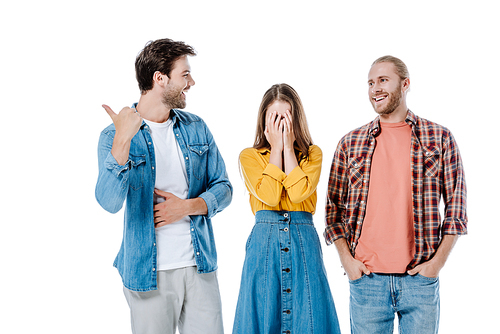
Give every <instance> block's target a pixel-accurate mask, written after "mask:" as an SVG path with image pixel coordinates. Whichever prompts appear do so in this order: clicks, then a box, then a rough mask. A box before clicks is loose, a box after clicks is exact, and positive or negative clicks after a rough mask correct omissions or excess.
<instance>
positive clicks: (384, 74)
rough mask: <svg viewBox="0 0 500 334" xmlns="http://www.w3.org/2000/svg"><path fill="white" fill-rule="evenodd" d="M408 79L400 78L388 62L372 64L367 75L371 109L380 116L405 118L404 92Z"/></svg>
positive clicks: (392, 65) (407, 85)
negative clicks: (402, 116) (393, 115)
mask: <svg viewBox="0 0 500 334" xmlns="http://www.w3.org/2000/svg"><path fill="white" fill-rule="evenodd" d="M408 87H409V79H408V78H405V79H404V80H401V78H400V77H399V76H398V74H397V73H396V67H395V66H394V64H393V63H390V62H381V63H377V64H374V65H373V66H372V68H371V69H370V72H369V73H368V97H369V99H370V103H371V104H372V106H373V109H374V110H375V111H376V112H377V113H378V114H379V115H381V116H388V115H391V114H393V113H395V114H401V115H402V114H403V113H404V115H405V116H406V112H407V108H406V91H407V90H408Z"/></svg>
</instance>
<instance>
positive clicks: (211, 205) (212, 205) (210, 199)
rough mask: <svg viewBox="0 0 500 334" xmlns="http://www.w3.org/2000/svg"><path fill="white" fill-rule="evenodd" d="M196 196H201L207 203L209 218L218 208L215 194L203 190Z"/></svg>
mask: <svg viewBox="0 0 500 334" xmlns="http://www.w3.org/2000/svg"><path fill="white" fill-rule="evenodd" d="M198 197H200V198H202V199H203V200H204V201H205V203H206V204H207V218H209V219H210V218H212V217H213V216H215V214H216V213H217V210H218V208H219V203H218V202H217V198H216V197H215V195H214V194H212V193H211V192H209V191H205V192H204V193H202V194H200V196H198Z"/></svg>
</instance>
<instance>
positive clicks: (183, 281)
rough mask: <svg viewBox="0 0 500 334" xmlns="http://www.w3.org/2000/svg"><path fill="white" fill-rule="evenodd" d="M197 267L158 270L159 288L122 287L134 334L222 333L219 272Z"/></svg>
mask: <svg viewBox="0 0 500 334" xmlns="http://www.w3.org/2000/svg"><path fill="white" fill-rule="evenodd" d="M196 270H197V267H186V268H180V269H173V270H165V271H158V276H157V280H158V290H153V291H147V292H136V291H131V290H128V289H127V288H125V287H124V288H123V291H124V293H125V298H126V299H127V302H128V304H129V306H130V317H131V321H132V332H133V333H134V334H175V333H176V328H177V327H178V329H179V333H181V334H199V333H204V334H205V333H206V334H222V333H223V332H224V330H223V327H222V305H221V298H220V292H219V283H218V281H217V273H216V272H212V273H209V274H198V273H197V272H196Z"/></svg>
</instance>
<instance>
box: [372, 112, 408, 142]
mask: <svg viewBox="0 0 500 334" xmlns="http://www.w3.org/2000/svg"><path fill="white" fill-rule="evenodd" d="M405 122H406V124H408V125H410V126H412V125H416V124H417V116H415V114H414V113H413V112H412V111H411V110H410V109H408V112H407V113H406V118H405ZM379 131H380V116H377V118H375V119H374V120H373V121H372V122H371V123H370V126H369V130H368V132H369V133H370V134H371V135H373V136H376V135H377V134H378V133H379Z"/></svg>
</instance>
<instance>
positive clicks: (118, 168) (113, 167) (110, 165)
mask: <svg viewBox="0 0 500 334" xmlns="http://www.w3.org/2000/svg"><path fill="white" fill-rule="evenodd" d="M104 166H105V167H106V168H107V169H109V170H110V171H111V172H113V174H114V175H115V176H116V177H118V176H119V175H120V174H121V173H123V172H125V171H128V170H129V168H130V159H129V160H127V162H126V163H125V164H124V165H123V166H122V165H119V164H118V162H116V159H115V157H114V156H113V154H111V152H109V153H108V156H107V157H106V160H105V161H104Z"/></svg>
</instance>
